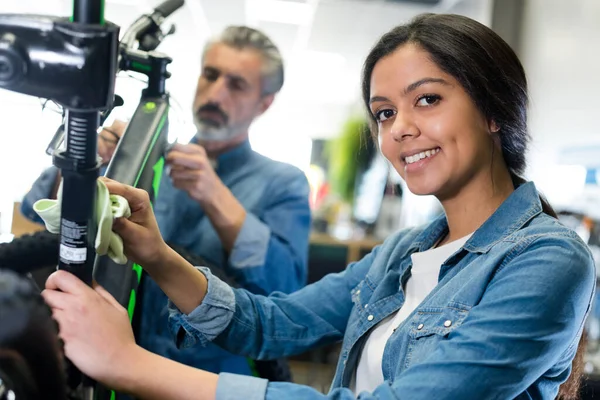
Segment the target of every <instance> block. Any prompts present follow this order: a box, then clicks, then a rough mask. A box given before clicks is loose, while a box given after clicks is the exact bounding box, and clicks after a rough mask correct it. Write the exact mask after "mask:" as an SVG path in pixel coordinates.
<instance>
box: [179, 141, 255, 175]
mask: <svg viewBox="0 0 600 400" xmlns="http://www.w3.org/2000/svg"><path fill="white" fill-rule="evenodd" d="M190 143H196V144H197V143H198V139H196V137H195V136H194V138H192V140H191V141H190ZM252 152H253V150H252V146H251V145H250V140H249V139H246V140H244V141H243V142H242V143H240V144H239V145H237V146H235V147H233V148H231V149H229V150H227V151H226V152H224V153H221V154H219V155H218V156H217V159H216V161H215V164H216V165H215V170H217V171H218V172H224V171H229V170H232V169H236V168H238V167H240V166H242V165H243V164H244V163H245V162H246V161H247V160H248V158H249V157H250V155H251V154H252Z"/></svg>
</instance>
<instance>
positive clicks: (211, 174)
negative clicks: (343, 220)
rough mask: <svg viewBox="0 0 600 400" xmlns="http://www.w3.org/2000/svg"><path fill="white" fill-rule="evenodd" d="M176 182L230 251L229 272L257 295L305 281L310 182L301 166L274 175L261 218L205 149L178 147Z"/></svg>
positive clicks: (173, 163) (171, 159) (173, 155)
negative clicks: (218, 171) (241, 198)
mask: <svg viewBox="0 0 600 400" xmlns="http://www.w3.org/2000/svg"><path fill="white" fill-rule="evenodd" d="M167 163H168V164H169V165H170V167H171V173H170V175H171V178H172V180H173V185H174V186H175V187H176V188H178V189H180V190H184V191H185V192H186V193H187V194H188V195H189V196H190V197H191V198H192V199H194V200H196V201H197V202H198V203H199V204H200V206H201V207H202V209H203V210H204V212H205V213H206V215H207V217H208V218H209V219H210V221H211V224H212V225H213V227H214V228H215V231H216V232H217V234H218V235H219V238H220V239H221V242H222V245H223V248H224V250H225V251H226V252H227V253H228V255H229V260H228V261H229V262H228V267H229V268H228V272H230V273H231V274H232V275H233V277H234V278H236V279H237V280H238V282H239V283H240V284H241V285H242V286H243V287H244V288H246V289H248V290H250V291H252V292H254V293H259V294H267V293H271V292H273V291H283V292H288V293H289V292H293V291H295V290H297V289H299V288H301V287H302V286H304V284H305V282H306V275H307V265H306V264H307V261H306V259H307V256H308V239H309V232H310V205H309V186H308V181H307V179H306V177H305V176H304V174H303V173H302V172H301V171H300V170H295V172H294V173H293V174H292V173H286V174H282V175H280V176H279V177H278V178H273V180H272V182H270V183H269V185H268V186H267V189H266V190H265V196H264V197H265V201H266V202H267V204H265V206H264V209H265V212H264V213H263V214H262V215H261V216H260V218H259V217H258V216H256V215H254V214H252V213H251V212H249V211H248V210H245V209H244V207H243V206H242V204H240V202H239V201H238V200H237V199H236V198H235V196H234V195H233V194H232V193H231V191H230V190H229V189H228V188H227V187H226V186H225V185H224V184H223V182H222V181H221V180H220V179H219V177H218V176H217V174H216V173H215V171H214V170H213V168H212V166H211V165H210V161H209V159H208V158H207V155H206V152H205V150H204V149H203V148H202V147H200V146H198V145H196V144H188V145H176V146H175V147H174V148H173V150H172V151H171V152H170V153H169V155H168V156H167Z"/></svg>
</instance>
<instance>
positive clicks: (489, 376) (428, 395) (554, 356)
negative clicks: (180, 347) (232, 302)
mask: <svg viewBox="0 0 600 400" xmlns="http://www.w3.org/2000/svg"><path fill="white" fill-rule="evenodd" d="M520 247H521V248H520V249H519V252H518V254H515V255H513V256H510V257H508V258H507V259H506V260H505V261H504V263H503V265H502V266H500V268H499V269H498V270H497V272H496V274H495V276H493V277H492V279H491V281H490V283H489V286H488V289H487V290H486V292H485V293H484V295H483V297H482V299H481V301H480V303H479V304H478V305H477V306H475V307H473V308H472V309H471V311H470V312H469V315H468V316H467V318H465V320H464V322H463V324H462V325H461V326H460V327H459V328H457V329H456V330H454V331H452V332H451V333H450V334H449V336H448V340H445V341H442V342H440V343H439V345H438V346H437V349H436V350H435V351H434V352H433V353H432V354H431V355H430V356H429V357H428V358H427V359H425V360H424V361H423V362H422V363H419V364H415V365H414V366H412V367H410V368H408V369H407V370H406V371H404V372H403V373H402V374H401V375H399V377H398V378H397V379H395V380H393V381H389V380H388V381H386V382H384V383H383V384H381V385H379V386H378V387H377V388H375V390H374V391H373V392H372V393H367V392H363V393H361V394H360V395H359V396H358V399H360V400H375V399H378V400H397V399H411V400H430V399H437V400H454V399H514V398H517V397H518V396H519V395H520V394H521V393H523V392H524V391H525V390H526V389H527V388H528V387H529V386H531V384H532V383H533V382H534V381H535V380H536V379H538V377H539V376H541V375H543V374H544V373H545V372H547V371H548V369H549V368H550V367H551V366H552V365H555V364H557V363H560V362H562V363H563V365H561V366H560V367H564V368H567V372H566V373H562V374H560V375H558V374H557V376H556V379H557V381H558V382H563V381H564V380H566V379H567V376H568V373H569V372H570V370H569V368H570V367H569V366H570V364H571V361H572V359H573V357H574V355H575V352H576V349H577V343H578V341H579V338H580V336H581V333H582V330H583V324H584V321H585V318H586V316H587V315H588V313H589V310H590V305H591V302H592V298H593V295H594V292H595V277H596V273H595V267H594V264H593V260H592V258H591V255H590V253H589V251H588V250H587V249H586V248H585V244H583V242H581V241H580V240H578V239H577V238H568V239H567V238H564V237H562V238H560V237H552V236H545V237H539V238H537V240H535V241H534V242H533V243H529V244H523V245H522V246H520ZM321 307H322V305H321ZM307 324H311V322H310V321H309V322H308V323H307ZM251 380H252V381H251V382H250V379H249V380H248V381H244V382H240V384H239V385H237V387H235V388H234V387H232V386H236V384H235V383H234V382H233V381H232V380H229V378H227V377H225V378H224V379H223V382H221V380H219V387H220V389H219V390H218V391H217V393H218V394H219V396H217V399H218V400H221V399H229V398H233V397H228V396H229V395H230V394H231V393H243V392H240V390H254V391H255V393H250V392H245V393H247V394H248V396H246V397H247V398H249V399H252V400H255V399H261V400H262V399H267V400H276V399H282V398H285V399H289V400H296V399H298V400H300V399H303V400H313V399H315V400H316V399H331V400H333V399H335V400H351V399H356V398H357V397H356V396H355V395H354V393H353V392H352V391H350V390H349V389H348V388H337V389H335V390H333V391H331V392H330V393H328V394H326V395H325V394H321V393H319V392H317V391H316V390H315V389H313V388H310V387H307V386H301V385H297V384H293V383H288V382H270V383H266V382H259V381H258V378H251ZM225 384H227V385H228V386H229V387H227V388H225V387H221V386H222V385H225Z"/></svg>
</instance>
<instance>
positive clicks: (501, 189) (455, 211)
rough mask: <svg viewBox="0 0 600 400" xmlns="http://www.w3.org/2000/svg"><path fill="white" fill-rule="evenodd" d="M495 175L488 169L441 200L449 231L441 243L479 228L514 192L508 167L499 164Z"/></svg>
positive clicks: (458, 237)
mask: <svg viewBox="0 0 600 400" xmlns="http://www.w3.org/2000/svg"><path fill="white" fill-rule="evenodd" d="M493 176H494V179H493V180H492V179H491V175H490V173H489V170H488V171H487V173H482V174H480V176H478V177H475V178H474V179H472V180H471V181H470V182H469V184H467V185H466V186H465V187H463V188H462V189H461V190H460V191H459V192H458V193H457V194H456V195H454V196H451V197H448V198H446V199H442V200H441V203H442V206H443V207H444V211H445V213H446V218H447V220H448V229H449V232H448V234H447V235H446V237H445V238H443V239H442V241H441V242H440V243H439V244H438V246H441V245H443V244H445V243H449V242H452V241H454V240H457V239H460V238H461V237H464V236H466V235H468V234H470V233H472V232H474V231H475V230H477V229H478V228H479V227H480V226H481V225H483V223H484V222H485V221H486V220H487V219H488V218H489V217H490V216H491V215H492V214H493V213H494V212H495V211H496V210H497V209H498V207H500V205H501V204H502V203H503V202H504V200H506V199H507V198H508V197H509V196H510V195H511V193H512V192H513V191H514V186H513V182H512V179H511V177H510V173H509V172H508V170H507V169H506V167H504V168H496V170H495V171H494V173H493Z"/></svg>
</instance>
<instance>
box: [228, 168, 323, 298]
mask: <svg viewBox="0 0 600 400" xmlns="http://www.w3.org/2000/svg"><path fill="white" fill-rule="evenodd" d="M265 200H266V201H267V204H266V205H265V211H264V212H263V213H262V215H261V216H260V218H259V217H258V216H256V215H255V214H253V213H246V215H245V218H244V220H243V223H242V226H241V227H240V230H239V231H238V234H237V236H236V239H235V242H234V244H233V246H232V248H231V250H230V252H229V260H228V266H229V268H228V272H229V273H230V274H231V275H232V276H233V277H234V278H235V279H236V280H237V281H238V282H239V283H240V284H241V285H242V286H243V287H244V288H246V289H248V290H250V291H252V292H253V293H259V294H268V293H271V292H274V291H281V292H285V293H291V292H294V291H296V290H298V289H300V288H301V287H303V286H304V285H305V284H306V277H307V258H308V244H309V243H308V242H309V236H310V222H311V214H310V205H309V186H308V182H307V180H306V177H305V176H304V174H302V173H301V172H299V171H298V173H297V174H295V175H293V176H290V175H289V174H288V175H285V176H282V177H280V179H278V180H275V181H273V182H271V184H270V185H269V186H267V189H266V194H265Z"/></svg>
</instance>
